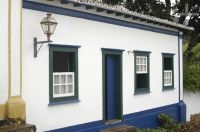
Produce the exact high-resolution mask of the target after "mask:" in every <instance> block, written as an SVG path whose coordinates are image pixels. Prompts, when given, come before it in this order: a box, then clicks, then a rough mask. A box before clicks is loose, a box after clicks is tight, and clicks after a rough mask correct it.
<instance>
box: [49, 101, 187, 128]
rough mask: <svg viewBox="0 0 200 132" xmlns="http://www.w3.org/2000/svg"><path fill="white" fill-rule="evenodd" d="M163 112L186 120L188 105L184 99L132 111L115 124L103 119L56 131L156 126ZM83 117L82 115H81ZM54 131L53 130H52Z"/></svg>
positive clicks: (177, 118)
mask: <svg viewBox="0 0 200 132" xmlns="http://www.w3.org/2000/svg"><path fill="white" fill-rule="evenodd" d="M161 113H166V114H168V115H169V116H170V117H171V118H173V119H174V120H177V121H179V122H185V121H186V120H185V119H186V105H185V103H184V102H183V101H181V102H179V103H175V104H171V105H166V106H162V107H157V108H153V109H149V110H145V111H140V112H136V113H131V114H127V115H124V116H123V119H122V121H121V122H117V123H114V124H108V125H107V124H105V122H104V121H103V120H97V121H93V122H88V123H84V124H79V125H74V126H69V127H65V128H58V129H55V130H53V131H54V132H99V131H100V130H102V129H105V128H110V127H114V126H118V125H130V126H135V127H139V128H155V127H157V126H158V124H157V116H158V115H159V114H161ZM80 118H81V117H80ZM50 131H52V130H50Z"/></svg>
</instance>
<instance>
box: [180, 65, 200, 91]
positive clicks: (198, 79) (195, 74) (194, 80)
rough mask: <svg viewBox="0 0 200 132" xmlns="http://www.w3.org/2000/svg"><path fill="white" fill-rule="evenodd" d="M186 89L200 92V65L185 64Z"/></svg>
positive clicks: (184, 78)
mask: <svg viewBox="0 0 200 132" xmlns="http://www.w3.org/2000/svg"><path fill="white" fill-rule="evenodd" d="M183 81H184V89H185V90H186V91H192V92H194V93H196V92H200V63H199V62H196V61H193V62H187V61H185V62H184V77H183Z"/></svg>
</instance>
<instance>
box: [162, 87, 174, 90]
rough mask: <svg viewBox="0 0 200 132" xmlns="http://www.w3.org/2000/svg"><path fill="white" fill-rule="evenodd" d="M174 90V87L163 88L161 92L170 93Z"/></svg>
mask: <svg viewBox="0 0 200 132" xmlns="http://www.w3.org/2000/svg"><path fill="white" fill-rule="evenodd" d="M174 89H175V88H174V87H170V88H163V89H162V91H171V90H174Z"/></svg>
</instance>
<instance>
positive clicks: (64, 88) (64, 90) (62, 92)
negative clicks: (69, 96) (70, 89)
mask: <svg viewBox="0 0 200 132" xmlns="http://www.w3.org/2000/svg"><path fill="white" fill-rule="evenodd" d="M66 92H67V90H66V85H61V94H65V93H66Z"/></svg>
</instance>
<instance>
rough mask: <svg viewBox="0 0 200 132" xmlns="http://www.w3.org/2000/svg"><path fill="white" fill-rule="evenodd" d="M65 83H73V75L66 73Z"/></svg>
mask: <svg viewBox="0 0 200 132" xmlns="http://www.w3.org/2000/svg"><path fill="white" fill-rule="evenodd" d="M67 83H73V75H67Z"/></svg>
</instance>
